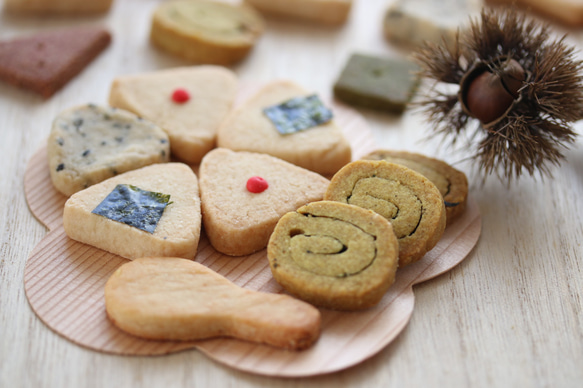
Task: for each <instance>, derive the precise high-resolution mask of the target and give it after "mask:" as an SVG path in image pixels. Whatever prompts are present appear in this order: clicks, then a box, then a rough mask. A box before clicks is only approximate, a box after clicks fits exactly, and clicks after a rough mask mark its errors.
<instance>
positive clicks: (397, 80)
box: [334, 54, 419, 114]
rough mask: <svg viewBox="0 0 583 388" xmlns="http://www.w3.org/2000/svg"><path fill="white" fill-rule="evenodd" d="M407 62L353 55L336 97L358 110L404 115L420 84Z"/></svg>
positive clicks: (343, 73) (342, 76) (338, 86)
mask: <svg viewBox="0 0 583 388" xmlns="http://www.w3.org/2000/svg"><path fill="white" fill-rule="evenodd" d="M417 70H418V68H417V66H416V65H415V64H414V63H412V62H409V61H408V60H405V59H400V58H383V57H377V56H372V55H363V54H353V55H352V56H351V57H350V58H349V60H348V62H347V63H346V65H345V66H344V69H343V70H342V72H341V73H340V76H339V77H338V80H337V81H336V83H335V84H334V96H335V97H336V98H338V99H339V100H341V101H343V102H345V103H347V104H350V105H354V106H359V107H364V108H370V109H376V110H381V111H385V112H392V113H397V114H398V113H402V112H403V111H404V110H405V108H406V106H407V104H408V103H409V101H410V100H411V98H412V97H413V94H414V93H415V91H416V89H417V86H418V84H419V77H418V76H417V75H416V74H415V72H416V71H417Z"/></svg>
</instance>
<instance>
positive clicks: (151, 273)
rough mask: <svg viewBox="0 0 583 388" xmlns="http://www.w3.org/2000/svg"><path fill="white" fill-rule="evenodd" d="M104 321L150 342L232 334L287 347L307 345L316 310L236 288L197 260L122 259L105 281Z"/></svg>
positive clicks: (313, 334) (313, 335)
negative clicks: (127, 260) (105, 318)
mask: <svg viewBox="0 0 583 388" xmlns="http://www.w3.org/2000/svg"><path fill="white" fill-rule="evenodd" d="M105 308H106V311H107V315H108V317H109V319H110V320H111V321H112V322H113V324H114V325H116V326H117V327H119V328H120V329H122V330H124V331H126V332H128V333H130V334H133V335H135V336H139V337H143V338H148V339H156V340H201V339H207V338H214V337H233V338H238V339H241V340H245V341H252V342H258V343H264V344H268V345H272V346H276V347H281V348H285V349H290V350H300V349H305V348H307V347H309V346H311V345H312V344H313V343H314V342H315V341H316V340H317V339H318V337H319V334H320V320H321V318H320V312H319V311H318V310H317V309H316V308H315V307H313V306H310V305H309V304H307V303H305V302H302V301H299V300H297V299H294V298H292V297H290V296H288V295H282V294H269V293H263V292H257V291H252V290H248V289H244V288H241V287H239V286H237V285H235V284H233V283H231V282H230V281H229V280H227V279H226V278H224V277H223V276H221V275H219V274H218V273H216V272H214V271H212V270H210V269H209V268H207V267H205V266H204V265H202V264H199V263H196V262H193V261H190V260H185V259H179V258H168V257H148V258H140V259H137V260H134V261H132V262H129V263H126V264H124V265H122V266H121V267H120V268H118V269H117V271H115V272H114V273H113V275H111V277H110V278H109V280H108V281H107V283H106V285H105Z"/></svg>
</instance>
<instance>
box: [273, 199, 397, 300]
mask: <svg viewBox="0 0 583 388" xmlns="http://www.w3.org/2000/svg"><path fill="white" fill-rule="evenodd" d="M398 255H399V245H398V242H397V238H396V237H395V234H394V233H393V228H392V227H391V224H390V223H389V222H388V221H387V220H386V219H384V218H383V217H382V216H380V215H379V214H376V213H374V212H373V211H371V210H367V209H363V208H361V207H358V206H353V205H347V204H343V203H340V202H330V201H320V202H312V203H310V204H308V205H306V206H302V207H301V208H299V209H298V210H297V212H291V213H287V214H286V215H284V216H283V217H282V218H281V219H280V220H279V222H278V223H277V226H276V228H275V230H274V232H273V234H272V235H271V238H270V240H269V245H268V247H267V257H268V259H269V264H270V267H271V272H272V274H273V277H274V278H275V280H276V281H277V282H278V283H279V284H281V285H282V286H283V287H284V288H285V289H286V290H287V291H289V292H291V293H292V294H294V295H296V296H298V297H299V298H300V299H303V300H305V301H307V302H309V303H312V304H314V305H316V306H320V307H325V308H331V309H338V310H358V309H365V308H369V307H372V306H374V305H376V304H377V303H378V302H379V301H380V300H381V298H382V297H383V295H384V294H385V292H386V291H387V289H388V288H389V287H390V286H391V285H392V284H393V282H394V280H395V273H396V271H397V262H398Z"/></svg>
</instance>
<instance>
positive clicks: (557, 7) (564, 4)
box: [486, 0, 583, 27]
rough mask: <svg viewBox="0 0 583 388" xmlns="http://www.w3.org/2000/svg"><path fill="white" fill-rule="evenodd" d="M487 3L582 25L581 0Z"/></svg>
mask: <svg viewBox="0 0 583 388" xmlns="http://www.w3.org/2000/svg"><path fill="white" fill-rule="evenodd" d="M486 3H488V4H498V5H506V6H516V5H519V6H520V7H522V8H524V9H526V10H528V11H534V12H536V13H538V14H540V15H541V16H543V17H545V18H547V19H551V20H554V21H556V22H559V23H562V24H566V25H569V26H571V27H581V26H583V2H582V1H581V0H553V1H549V0H487V1H486Z"/></svg>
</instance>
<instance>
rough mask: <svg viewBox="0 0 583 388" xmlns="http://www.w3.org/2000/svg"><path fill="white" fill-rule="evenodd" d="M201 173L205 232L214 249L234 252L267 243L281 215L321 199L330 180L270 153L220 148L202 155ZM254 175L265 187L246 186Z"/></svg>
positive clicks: (253, 250)
mask: <svg viewBox="0 0 583 388" xmlns="http://www.w3.org/2000/svg"><path fill="white" fill-rule="evenodd" d="M199 177H200V192H201V199H202V214H203V224H204V228H205V232H206V234H207V235H208V237H209V240H210V242H211V244H212V245H213V247H215V249H216V250H218V251H220V252H222V253H225V254H228V255H232V256H242V255H247V254H250V253H253V252H255V251H258V250H260V249H263V248H265V247H266V246H267V242H268V240H269V236H270V235H271V232H273V228H274V227H275V224H276V223H277V221H278V220H279V218H280V217H281V216H282V215H284V214H285V213H287V212H290V211H294V210H296V209H297V208H298V207H300V206H302V205H305V204H306V203H309V202H312V201H318V200H321V199H322V196H323V195H324V192H325V191H326V188H327V187H328V183H329V181H328V180H327V179H325V178H323V177H322V176H320V175H318V174H316V173H313V172H311V171H308V170H305V169H303V168H300V167H297V166H294V165H292V164H290V163H287V162H285V161H283V160H280V159H277V158H274V157H272V156H269V155H264V154H257V153H250V152H233V151H231V150H227V149H221V148H218V149H215V150H213V151H211V152H209V153H208V154H207V155H206V156H205V157H204V159H203V160H202V163H201V165H200V171H199ZM256 177H258V178H262V179H263V180H264V181H265V183H266V184H267V187H265V186H263V187H259V190H258V189H254V188H253V184H251V186H250V188H248V181H249V179H250V178H256ZM253 181H254V180H252V182H253ZM261 189H263V190H261ZM250 190H252V191H250Z"/></svg>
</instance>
